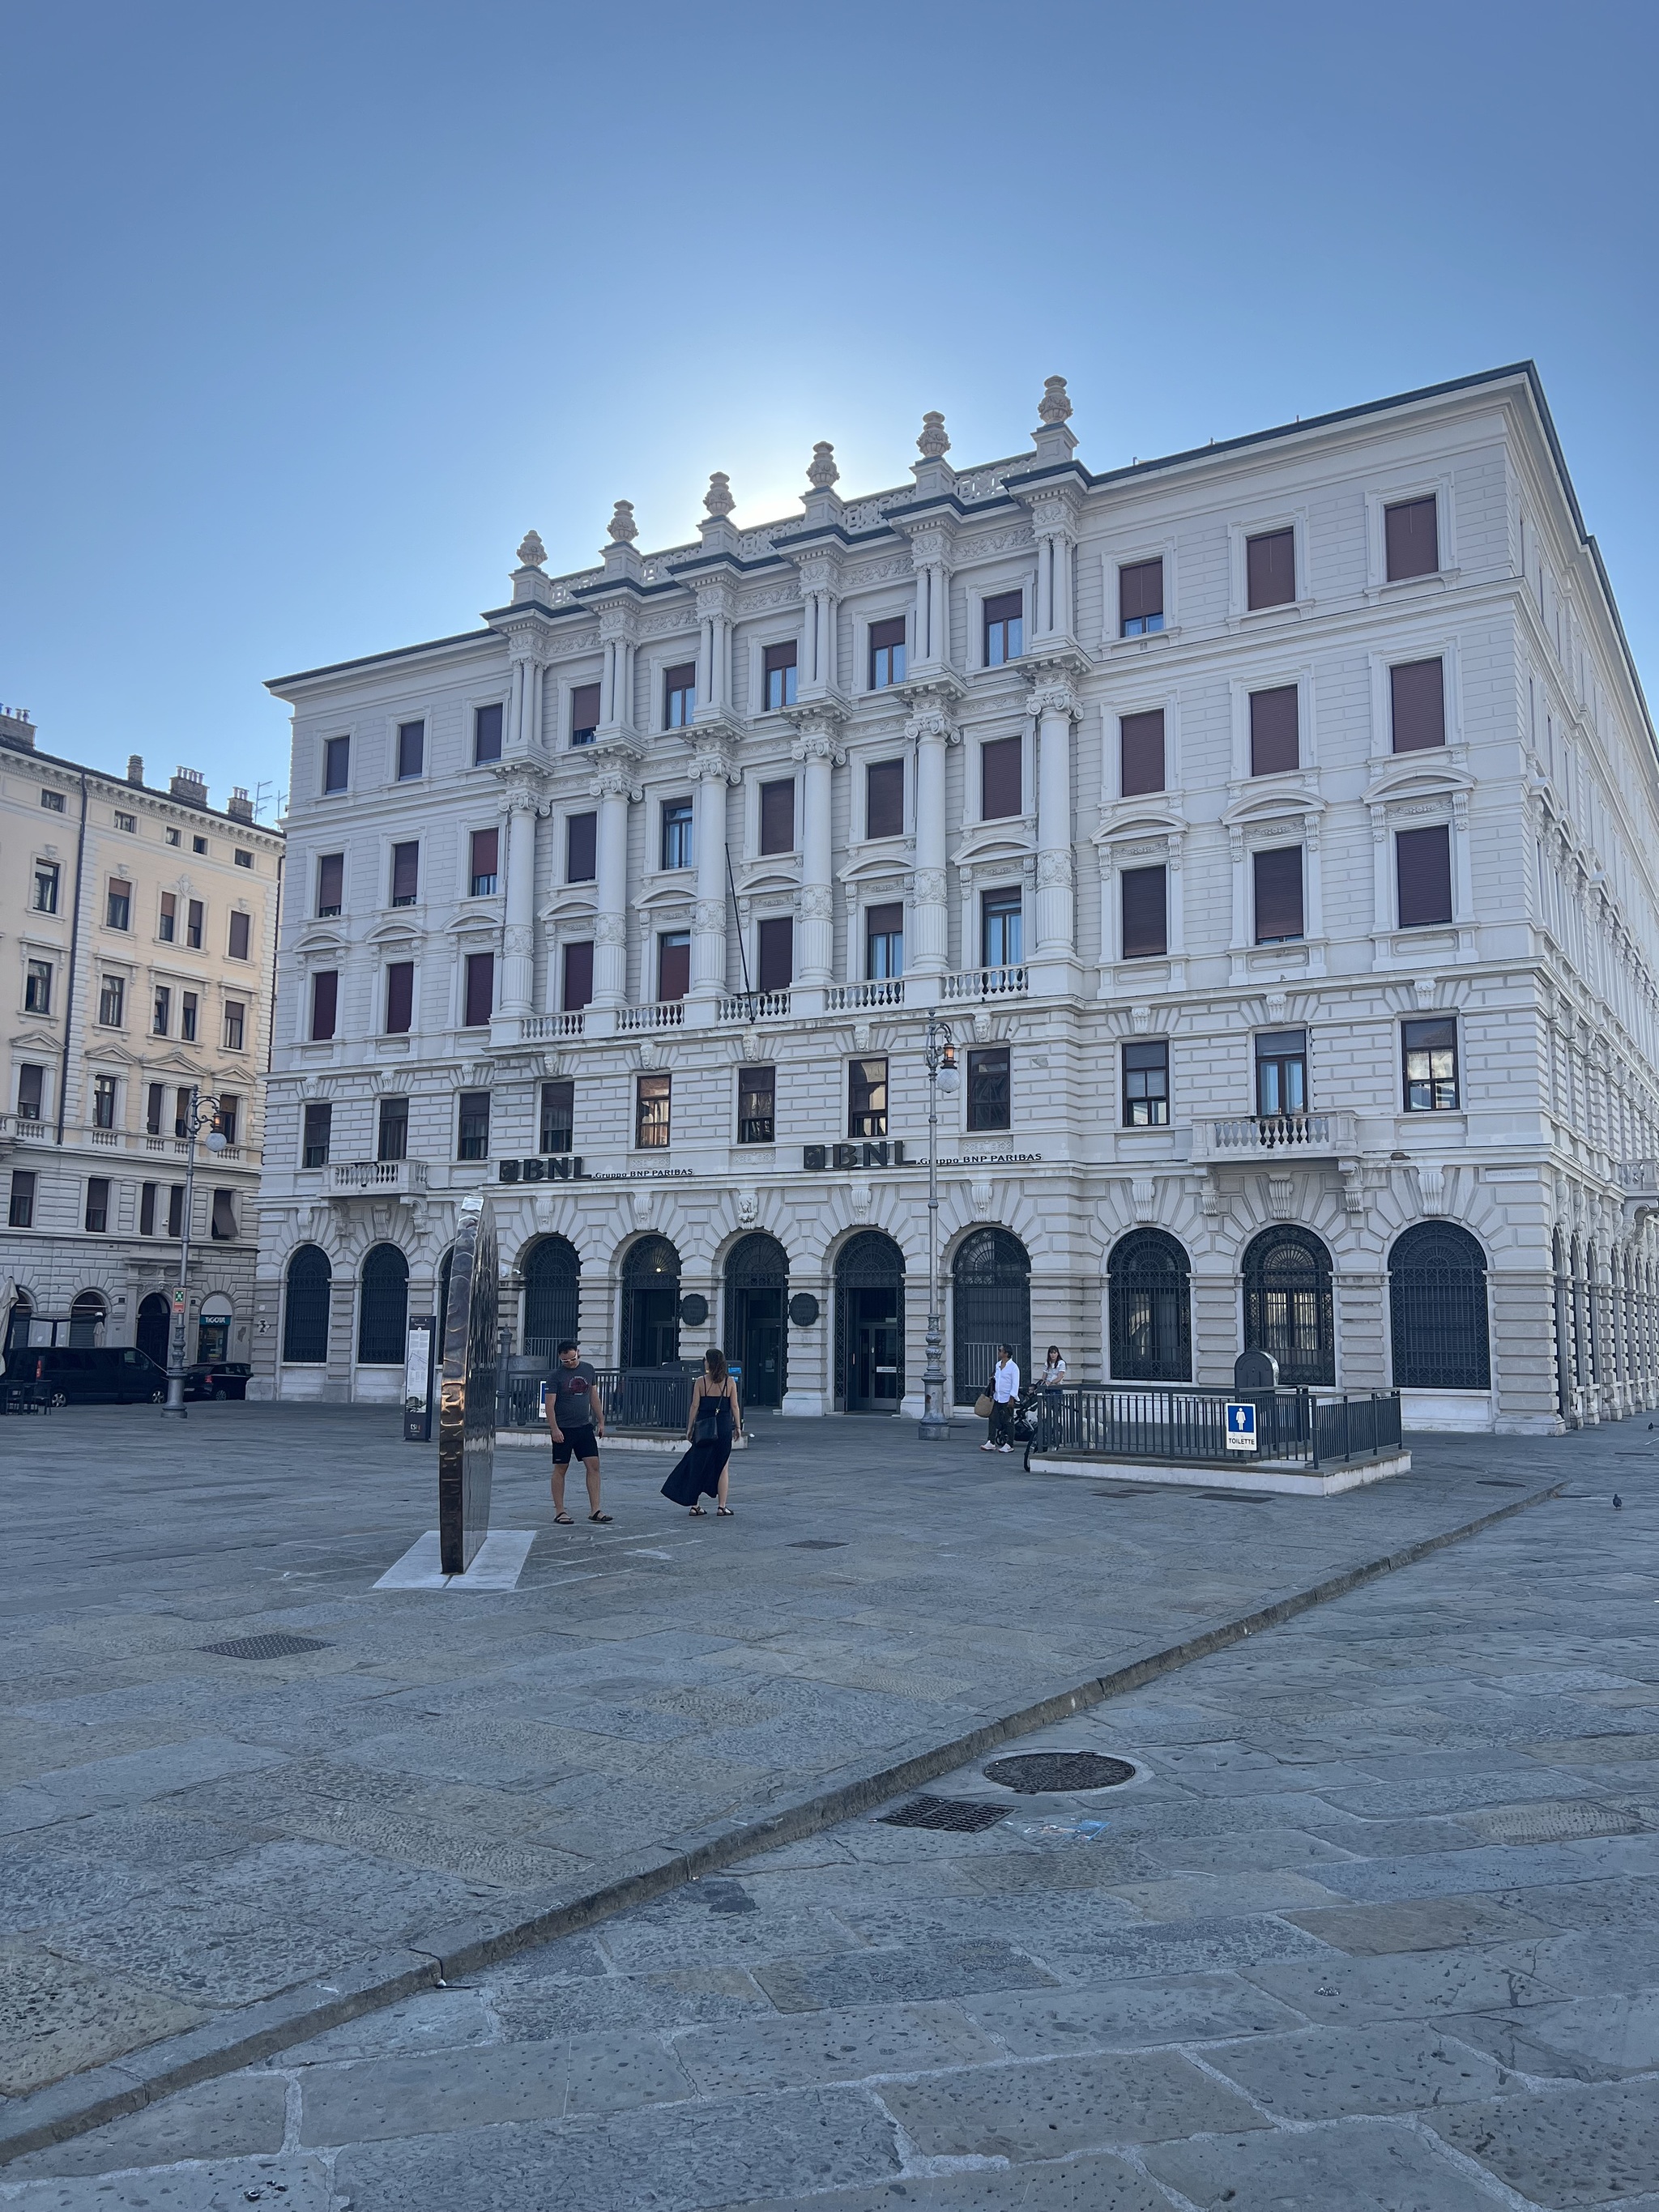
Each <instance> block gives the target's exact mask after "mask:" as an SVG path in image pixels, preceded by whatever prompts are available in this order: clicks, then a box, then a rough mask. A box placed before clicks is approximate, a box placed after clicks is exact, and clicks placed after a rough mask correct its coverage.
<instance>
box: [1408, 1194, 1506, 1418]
mask: <svg viewBox="0 0 1659 2212" xmlns="http://www.w3.org/2000/svg"><path fill="white" fill-rule="evenodd" d="M1389 1336H1390V1340H1391V1344H1392V1347H1393V1353H1394V1381H1395V1389H1398V1390H1488V1389H1491V1388H1492V1358H1491V1352H1490V1348H1489V1343H1488V1336H1487V1325H1486V1254H1485V1253H1484V1252H1483V1251H1482V1250H1481V1249H1480V1245H1479V1243H1477V1242H1476V1241H1475V1239H1474V1237H1471V1236H1470V1234H1469V1232H1468V1230H1467V1229H1460V1228H1459V1227H1458V1226H1457V1225H1456V1223H1455V1222H1451V1221H1420V1222H1419V1223H1418V1224H1417V1225H1416V1226H1415V1227H1414V1228H1412V1229H1407V1230H1406V1231H1404V1233H1403V1234H1402V1235H1401V1236H1399V1237H1396V1238H1395V1243H1394V1249H1393V1250H1392V1251H1391V1252H1390V1253H1389Z"/></svg>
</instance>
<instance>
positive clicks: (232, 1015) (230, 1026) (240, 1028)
mask: <svg viewBox="0 0 1659 2212" xmlns="http://www.w3.org/2000/svg"><path fill="white" fill-rule="evenodd" d="M246 1036H247V1008H246V1006H245V1005H244V1004H243V1002H242V1000H240V999H227V1000H225V1050H226V1051H227V1052H240V1051H241V1050H242V1049H243V1046H244V1043H245V1041H246Z"/></svg>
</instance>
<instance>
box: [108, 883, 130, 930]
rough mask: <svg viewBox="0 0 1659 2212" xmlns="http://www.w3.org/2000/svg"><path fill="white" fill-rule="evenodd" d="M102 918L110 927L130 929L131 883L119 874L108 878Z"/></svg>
mask: <svg viewBox="0 0 1659 2212" xmlns="http://www.w3.org/2000/svg"><path fill="white" fill-rule="evenodd" d="M104 920H105V921H106V922H107V923H108V924H109V927H111V928H112V929H131V927H132V885H131V884H130V883H128V882H126V881H125V878H122V877H120V876H112V877H111V878H110V879H109V895H108V897H107V898H106V902H105V905H104Z"/></svg>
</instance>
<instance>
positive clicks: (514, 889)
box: [497, 775, 540, 1042]
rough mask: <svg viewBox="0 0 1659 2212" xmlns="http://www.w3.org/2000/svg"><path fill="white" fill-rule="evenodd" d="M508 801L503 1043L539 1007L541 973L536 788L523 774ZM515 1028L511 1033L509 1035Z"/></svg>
mask: <svg viewBox="0 0 1659 2212" xmlns="http://www.w3.org/2000/svg"><path fill="white" fill-rule="evenodd" d="M502 796H503V798H504V799H505V800H506V802H507V926H506V929H505V931H504V933H503V935H502V939H501V994H500V1012H499V1014H498V1016H497V1020H498V1021H500V1022H501V1023H502V1024H503V1025H504V1026H503V1034H502V1036H501V1037H500V1038H498V1040H497V1041H498V1042H516V1040H517V1030H518V1023H519V1019H520V1017H522V1016H523V1015H526V1014H529V1013H532V1012H534V1003H535V1002H534V993H535V978H536V817H537V814H538V811H540V809H539V807H538V794H537V792H536V789H535V787H534V786H533V784H532V781H530V779H529V778H528V777H527V776H525V775H517V776H514V777H513V778H512V779H511V781H508V782H507V787H506V789H505V791H504V792H503V793H502ZM508 1033H510V1035H509V1034H508Z"/></svg>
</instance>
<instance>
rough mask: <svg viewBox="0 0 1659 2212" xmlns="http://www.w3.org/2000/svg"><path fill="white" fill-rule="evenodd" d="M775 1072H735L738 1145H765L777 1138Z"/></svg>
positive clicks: (766, 1069) (756, 1069) (750, 1069)
mask: <svg viewBox="0 0 1659 2212" xmlns="http://www.w3.org/2000/svg"><path fill="white" fill-rule="evenodd" d="M777 1085H778V1072H777V1070H776V1068H775V1067H740V1068H739V1069H738V1143H739V1144H740V1145H769V1144H772V1143H773V1142H774V1141H775V1139H776V1136H777V1128H778V1124H777V1097H778V1089H777Z"/></svg>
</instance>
